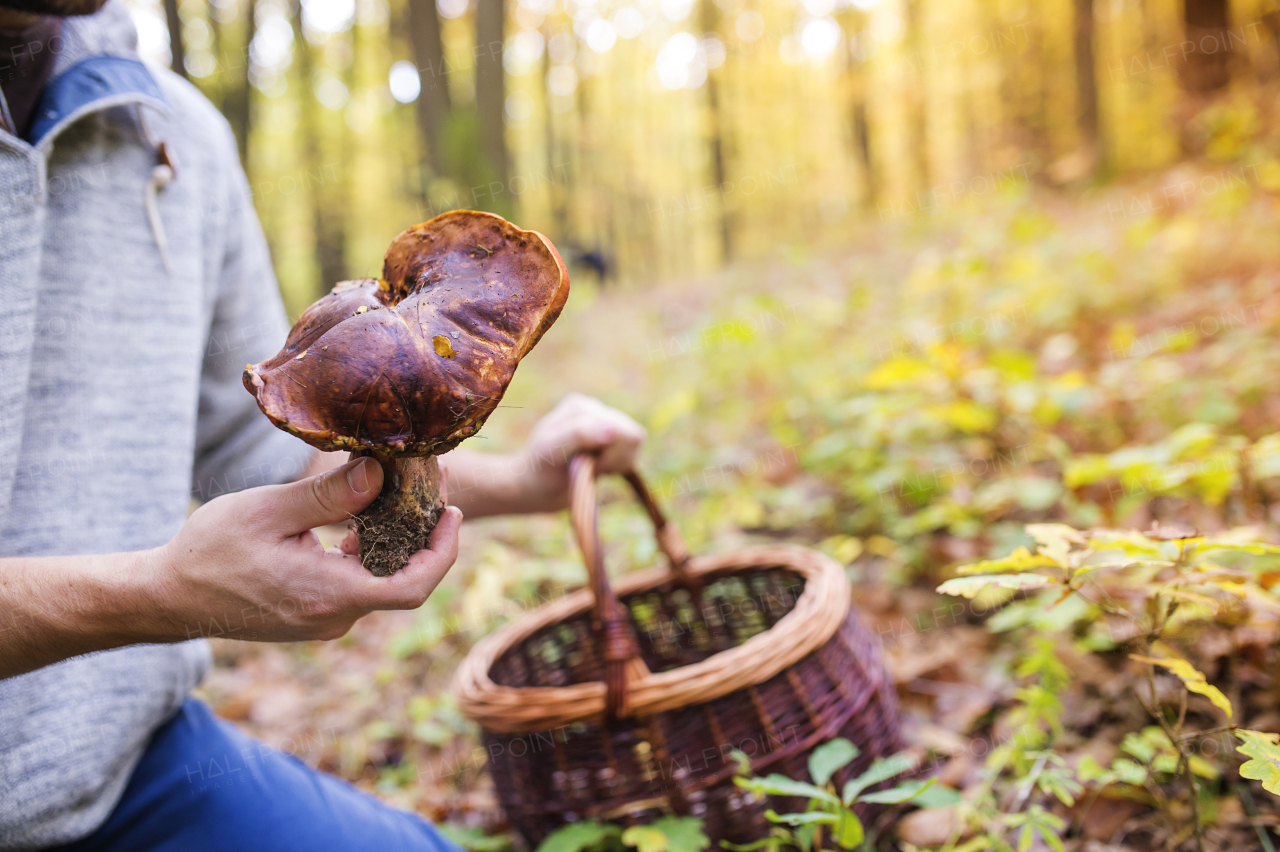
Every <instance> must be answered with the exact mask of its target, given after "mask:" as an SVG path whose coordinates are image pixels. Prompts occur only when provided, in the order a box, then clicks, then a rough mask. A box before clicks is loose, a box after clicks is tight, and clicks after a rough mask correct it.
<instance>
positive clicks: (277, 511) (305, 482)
mask: <svg viewBox="0 0 1280 852" xmlns="http://www.w3.org/2000/svg"><path fill="white" fill-rule="evenodd" d="M381 488H382V465H380V464H378V463H377V462H376V461H374V460H373V459H369V458H362V459H353V460H352V461H350V462H347V463H346V464H344V465H343V466H342V467H339V468H335V469H334V470H331V471H329V472H328V473H322V474H321V475H319V476H313V477H311V478H310V479H302V480H299V481H297V482H294V483H290V484H289V485H278V486H275V487H271V488H267V489H263V490H265V491H267V492H268V500H269V501H270V502H271V505H270V506H269V507H268V509H267V511H269V512H270V513H271V516H272V518H271V519H272V520H273V521H274V522H276V523H278V524H280V525H281V526H283V529H282V530H281V531H282V532H283V533H284V534H285V535H297V534H298V533H300V532H303V531H305V530H309V529H313V528H315V527H322V526H324V525H326V524H336V523H339V522H340V521H345V520H347V519H348V518H351V517H353V516H354V515H358V514H359V513H360V512H362V511H364V508H365V507H366V506H368V505H369V504H370V503H372V502H373V498H375V497H377V496H378V491H379V490H381Z"/></svg>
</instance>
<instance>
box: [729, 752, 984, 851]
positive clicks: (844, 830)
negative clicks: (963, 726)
mask: <svg viewBox="0 0 1280 852" xmlns="http://www.w3.org/2000/svg"><path fill="white" fill-rule="evenodd" d="M858 753H859V752H858V747H857V746H855V745H854V744H853V743H851V742H849V741H848V740H846V739H844V738H837V739H834V740H830V741H829V742H826V743H824V744H823V745H821V746H819V747H818V748H816V749H814V750H813V753H812V754H810V755H809V777H810V778H811V779H812V783H809V782H805V781H798V780H796V779H793V778H788V777H787V776H785V775H780V774H777V773H774V774H771V775H766V776H765V777H763V778H761V777H758V776H754V775H751V774H750V773H749V767H746V766H743V772H742V774H740V775H738V776H736V777H735V778H734V783H736V784H737V785H738V786H739V787H742V788H743V789H745V790H747V791H749V792H751V793H752V794H754V795H756V796H758V797H760V798H764V797H767V796H781V797H787V798H802V799H807V800H808V805H807V807H806V808H805V810H803V811H800V812H795V813H782V814H780V813H778V812H777V811H775V810H773V809H772V808H770V809H769V810H767V811H766V812H765V816H766V817H767V818H768V819H769V821H770V822H773V823H777V824H778V827H777V828H775V829H774V830H773V832H772V834H771V835H770V837H768V838H766V839H764V840H760V841H756V842H755V843H749V844H742V845H737V844H732V843H723V844H722V845H724V846H725V848H727V849H731V850H735V852H749V850H754V849H760V848H768V849H771V850H773V849H779V848H783V847H792V848H796V849H799V850H801V852H819V850H822V849H826V848H839V849H857V848H859V847H860V846H862V845H863V842H864V841H865V840H866V839H867V838H866V829H865V827H864V826H863V824H862V820H861V819H860V818H859V817H858V815H857V813H855V812H854V809H853V808H854V805H856V804H858V803H860V802H866V803H876V804H901V803H903V802H912V803H913V804H917V805H920V806H922V807H942V806H946V805H952V804H956V803H958V802H959V801H960V796H959V794H958V793H956V792H955V791H954V790H951V789H949V788H947V787H938V786H936V784H935V782H936V780H937V779H934V778H930V779H927V780H910V781H904V782H902V783H900V784H898V785H897V786H895V787H892V788H890V789H887V790H875V791H873V790H871V788H873V787H875V786H877V785H879V784H882V783H883V782H886V781H889V780H891V779H893V778H896V777H898V776H899V775H901V774H903V773H904V772H907V771H909V770H911V769H912V768H914V766H915V761H914V760H913V759H912V758H910V757H909V756H907V755H905V754H896V755H893V756H892V757H887V758H880V759H878V760H876V761H875V762H874V763H872V764H871V766H870V767H869V768H868V769H867V770H866V771H865V772H863V773H862V774H861V775H859V776H857V777H856V778H852V779H850V780H849V781H847V782H846V783H845V784H844V786H843V787H842V788H841V789H840V790H839V791H837V790H836V786H835V783H834V781H833V780H832V779H833V778H834V777H835V775H836V773H837V772H839V771H840V770H841V769H843V768H844V767H846V766H848V765H849V764H850V763H851V762H853V761H854V760H855V759H856V758H857V757H858Z"/></svg>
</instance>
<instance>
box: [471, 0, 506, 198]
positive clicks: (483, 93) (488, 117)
mask: <svg viewBox="0 0 1280 852" xmlns="http://www.w3.org/2000/svg"><path fill="white" fill-rule="evenodd" d="M505 29H506V7H505V6H504V4H503V0H476V110H477V112H478V114H479V117H480V134H481V146H482V148H483V150H484V155H485V159H486V160H488V165H489V168H490V169H492V170H493V172H494V174H495V176H496V179H497V180H499V181H501V182H502V184H503V186H505V185H506V183H507V179H508V178H509V177H510V176H511V175H510V167H509V165H508V163H507V135H506V122H504V121H503V118H502V115H503V109H504V107H505V106H506V97H507V96H506V86H505V81H504V80H503V71H502V42H503V39H504V35H503V33H504V30H505Z"/></svg>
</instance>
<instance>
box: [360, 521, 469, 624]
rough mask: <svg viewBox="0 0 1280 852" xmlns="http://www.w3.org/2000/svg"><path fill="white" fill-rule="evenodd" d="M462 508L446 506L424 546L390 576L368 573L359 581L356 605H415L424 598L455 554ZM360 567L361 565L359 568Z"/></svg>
mask: <svg viewBox="0 0 1280 852" xmlns="http://www.w3.org/2000/svg"><path fill="white" fill-rule="evenodd" d="M461 525H462V511H461V510H460V509H458V507H456V506H449V507H447V508H446V509H445V510H444V514H443V515H441V516H440V523H438V524H436V528H435V530H434V531H432V533H431V538H430V539H429V540H428V541H427V547H426V549H424V550H419V551H418V552H417V553H415V554H414V555H413V556H411V557H409V561H408V563H406V564H405V566H404V567H403V568H401V569H400V570H399V571H397V572H396V573H394V574H392V575H391V576H390V577H374V576H372V575H369V576H368V578H367V580H365V581H364V582H363V583H362V584H361V589H360V597H361V600H360V602H359V604H358V605H359V606H361V607H363V608H365V609H417V608H418V607H420V606H422V604H423V602H424V601H426V599H427V596H428V595H430V594H431V593H432V592H433V591H435V588H436V586H437V585H439V584H440V581H441V580H443V579H444V575H445V574H447V573H449V569H450V568H452V567H453V563H454V561H455V560H456V559H457V558H458V528H459V527H460V526H461ZM361 570H363V569H361Z"/></svg>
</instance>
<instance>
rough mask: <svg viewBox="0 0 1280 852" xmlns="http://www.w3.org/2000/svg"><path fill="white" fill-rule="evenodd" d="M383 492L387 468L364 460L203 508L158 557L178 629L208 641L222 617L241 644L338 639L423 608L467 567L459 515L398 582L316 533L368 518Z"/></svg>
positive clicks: (453, 511)
mask: <svg viewBox="0 0 1280 852" xmlns="http://www.w3.org/2000/svg"><path fill="white" fill-rule="evenodd" d="M381 487H382V467H381V465H379V464H377V463H376V462H374V461H373V460H371V459H356V460H354V461H351V462H348V463H347V464H344V465H343V466H341V467H339V468H336V469H334V470H331V471H329V472H328V473H324V474H321V475H320V476H317V477H313V478H311V479H303V480H300V481H298V482H294V483H290V484H289V485H272V486H267V487H264V488H254V489H251V490H248V491H242V492H240V493H238V494H228V495H226V496H223V497H219V498H217V499H216V500H212V501H210V502H209V503H207V504H205V505H204V506H201V507H200V508H199V509H197V510H196V511H195V513H194V514H192V515H191V517H190V518H189V519H188V520H187V523H186V525H185V526H183V528H182V530H181V531H180V532H179V533H178V534H177V535H176V536H174V538H173V540H172V541H171V542H169V543H168V544H167V545H165V546H164V547H162V548H160V550H159V552H158V565H159V568H158V571H157V576H158V578H159V582H160V584H161V585H162V586H163V587H164V588H166V589H167V590H168V591H167V592H166V593H165V595H164V600H165V601H167V605H166V606H167V609H168V610H169V611H170V618H171V620H172V622H173V624H174V626H175V627H177V626H178V624H179V623H180V624H181V628H182V629H183V630H184V632H186V633H191V631H192V629H193V628H195V629H197V632H198V633H203V632H205V631H204V630H203V629H200V628H199V625H200V624H202V623H203V624H210V619H213V618H216V619H218V622H217V623H218V624H219V625H220V624H222V623H231V624H232V625H234V626H235V627H237V628H241V629H243V631H244V633H243V634H242V635H240V636H238V637H236V638H244V639H255V640H261V641H272V642H293V641H297V640H301V639H336V638H337V637H339V636H342V635H343V634H345V633H346V632H347V631H348V630H350V629H351V625H352V624H354V623H355V622H356V620H357V619H359V618H360V617H361V616H364V615H367V614H368V613H370V612H372V611H373V610H379V609H416V608H417V607H419V606H422V604H423V602H424V601H425V600H426V599H427V596H428V595H430V594H431V592H432V591H434V590H435V587H436V585H437V584H439V582H440V580H441V579H443V578H444V575H445V574H446V573H447V572H448V570H449V568H450V567H451V566H452V565H453V561H454V559H456V558H457V555H458V526H459V524H460V523H461V521H462V513H461V512H460V511H459V510H458V509H457V508H455V507H449V508H447V509H446V510H445V513H444V515H443V516H442V517H441V519H440V523H439V525H437V526H436V529H435V532H433V533H432V535H431V540H430V541H429V542H427V549H426V550H421V551H419V552H418V553H416V554H414V556H413V557H412V558H411V559H410V560H409V562H408V564H407V565H406V566H405V567H404V569H403V570H401V571H398V572H397V573H395V574H393V575H392V576H390V577H374V576H373V575H372V574H370V573H369V572H368V571H366V570H364V569H363V568H362V567H360V560H359V559H357V558H354V557H352V556H349V555H346V554H343V553H340V552H336V551H335V552H325V550H324V549H323V548H322V547H321V545H320V540H319V539H318V538H316V535H315V533H313V532H312V529H313V528H314V527H319V526H324V525H326V524H336V523H340V522H342V521H345V520H347V519H349V518H352V517H354V516H355V515H357V514H359V513H360V512H361V511H363V510H364V508H365V507H366V506H368V505H369V504H370V503H371V502H373V498H374V497H376V496H377V495H378V491H379V490H380V489H381ZM219 616H221V617H220V618H219ZM202 619H203V621H202ZM228 635H232V634H230V633H228Z"/></svg>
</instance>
